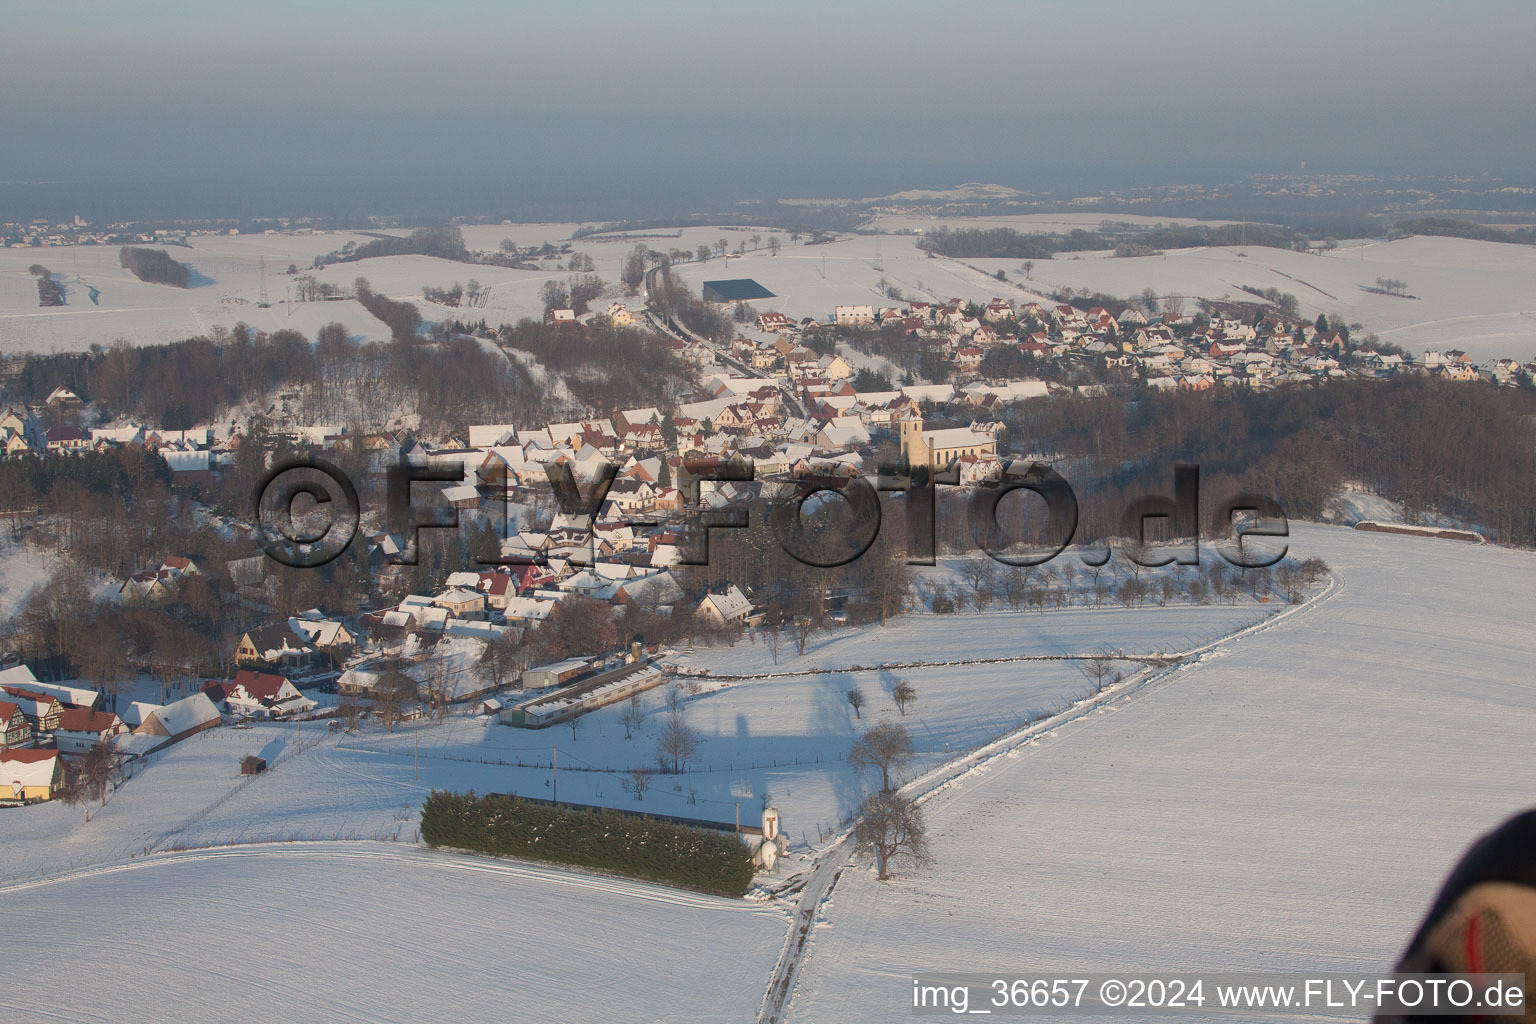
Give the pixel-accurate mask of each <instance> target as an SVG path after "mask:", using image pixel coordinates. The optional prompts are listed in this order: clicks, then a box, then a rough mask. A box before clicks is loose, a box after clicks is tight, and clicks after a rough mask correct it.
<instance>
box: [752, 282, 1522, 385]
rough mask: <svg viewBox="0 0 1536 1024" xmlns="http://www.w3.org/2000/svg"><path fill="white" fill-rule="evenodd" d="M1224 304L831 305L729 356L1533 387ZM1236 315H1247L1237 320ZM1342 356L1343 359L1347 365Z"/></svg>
mask: <svg viewBox="0 0 1536 1024" xmlns="http://www.w3.org/2000/svg"><path fill="white" fill-rule="evenodd" d="M1223 305H1225V306H1226V307H1228V309H1227V312H1228V313H1229V315H1220V313H1218V314H1216V315H1212V316H1210V317H1204V318H1200V320H1199V321H1198V322H1197V318H1196V317H1194V316H1191V315H1189V314H1185V313H1182V312H1180V313H1172V312H1163V313H1156V312H1151V313H1149V312H1146V311H1143V310H1142V309H1140V308H1138V307H1136V306H1134V305H1132V306H1127V307H1126V308H1125V309H1124V310H1122V311H1121V312H1120V313H1119V314H1118V315H1114V314H1112V313H1111V312H1110V311H1109V310H1107V309H1105V308H1104V307H1102V306H1091V307H1087V308H1080V307H1079V306H1076V305H1072V304H1069V303H1045V302H1039V301H1029V302H1023V303H1017V304H1016V303H1014V302H1012V301H1011V300H1008V299H1005V298H993V299H991V300H990V301H989V302H987V303H986V304H985V305H979V304H973V303H967V302H963V301H961V300H959V299H951V300H950V301H948V302H945V303H932V302H912V303H909V304H908V305H907V306H906V307H904V308H902V307H895V306H887V307H876V306H873V305H849V306H836V307H834V309H833V313H832V317H831V318H830V321H827V322H822V321H817V320H814V319H810V318H807V319H804V320H801V321H799V322H796V321H794V320H791V319H790V318H788V317H786V316H784V314H782V313H777V312H766V313H762V314H760V315H759V316H758V317H757V320H756V326H757V327H758V329H759V330H760V331H762V332H765V333H767V334H769V335H772V336H773V337H774V340H772V341H766V342H765V341H761V340H756V341H754V340H749V339H740V340H738V341H737V342H736V343H735V344H734V354H735V355H736V356H737V357H738V358H740V359H742V360H744V361H746V362H750V364H751V365H752V366H753V367H754V368H755V369H758V370H763V371H776V372H780V373H782V374H784V375H785V376H787V377H788V378H790V379H791V380H802V379H805V378H807V377H814V376H816V375H817V374H824V375H828V376H833V377H834V379H835V375H836V372H837V371H838V370H839V369H843V370H844V371H845V372H846V367H839V366H837V365H836V364H837V363H839V362H841V359H840V357H837V356H830V357H829V356H817V355H816V354H815V353H814V352H812V351H811V350H810V349H809V348H807V347H805V346H803V345H797V344H795V342H794V339H795V338H797V337H799V338H804V337H805V336H806V335H808V334H811V333H814V332H818V331H823V330H826V329H827V328H829V327H850V328H858V327H864V328H878V329H880V330H881V331H883V332H889V331H898V332H900V333H902V334H905V335H910V336H912V337H914V338H916V339H918V340H919V341H920V342H921V343H923V344H924V345H925V346H926V347H927V348H928V349H929V351H932V352H934V353H936V354H938V355H939V356H941V357H942V358H943V359H944V360H945V361H946V362H948V364H949V365H950V367H951V369H952V371H953V375H954V378H955V379H957V380H960V381H962V382H963V381H965V380H967V379H970V378H974V377H976V375H977V374H978V371H979V370H980V368H981V365H982V360H983V358H984V357H985V356H986V354H987V352H988V351H989V350H991V349H994V348H997V347H999V346H1013V347H1015V348H1017V349H1018V350H1019V351H1020V352H1022V353H1025V354H1027V355H1032V356H1035V357H1037V358H1039V359H1041V360H1045V361H1055V362H1061V363H1066V364H1073V363H1075V364H1078V365H1082V364H1085V363H1094V362H1097V363H1098V364H1099V365H1101V366H1103V367H1105V368H1107V369H1118V370H1124V371H1127V372H1129V373H1132V374H1136V375H1139V376H1141V377H1143V378H1145V380H1146V382H1147V384H1148V385H1149V386H1151V387H1154V388H1162V389H1181V390H1192V391H1204V390H1208V389H1210V388H1213V387H1248V388H1258V389H1264V388H1269V387H1273V386H1275V385H1278V384H1289V383H1301V382H1306V381H1313V380H1317V379H1321V378H1329V377H1344V376H1351V375H1353V376H1366V377H1373V376H1375V377H1379V376H1386V375H1389V374H1393V373H1403V372H1416V373H1426V374H1430V375H1433V376H1437V377H1442V378H1445V379H1447V380H1454V381H1471V380H1490V381H1494V382H1496V383H1501V384H1504V383H1514V382H1516V381H1517V379H1518V378H1520V377H1521V376H1524V377H1525V378H1527V379H1536V362H1532V363H1529V364H1522V363H1520V362H1519V361H1518V360H1514V359H1498V360H1493V361H1491V362H1488V363H1485V364H1482V365H1478V364H1477V363H1476V362H1475V361H1474V360H1473V359H1472V358H1471V357H1470V356H1468V355H1467V354H1466V353H1465V352H1459V351H1448V352H1444V353H1442V352H1436V351H1427V352H1425V353H1424V354H1423V355H1422V357H1420V358H1417V359H1415V358H1414V357H1413V356H1410V355H1398V354H1396V353H1386V352H1376V351H1373V350H1370V349H1368V348H1360V349H1354V350H1351V349H1350V348H1349V345H1348V341H1347V338H1346V336H1345V335H1344V334H1342V333H1341V332H1338V331H1319V330H1318V329H1317V327H1316V325H1315V324H1313V323H1309V322H1307V321H1305V320H1302V319H1300V318H1298V317H1294V316H1289V315H1287V314H1285V313H1283V312H1280V311H1278V310H1275V309H1273V308H1268V309H1266V310H1265V311H1264V312H1263V313H1262V315H1253V311H1256V310H1260V309H1261V308H1263V307H1259V306H1256V305H1255V306H1251V307H1242V306H1241V305H1240V304H1219V303H1218V304H1212V306H1213V308H1219V307H1221V306H1223ZM1239 310H1241V311H1243V312H1246V313H1248V314H1249V315H1247V316H1240V315H1236V314H1237V312H1238V311H1239ZM1346 356H1348V357H1349V358H1348V359H1346Z"/></svg>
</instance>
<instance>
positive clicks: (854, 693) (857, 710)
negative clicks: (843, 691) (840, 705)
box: [847, 686, 864, 718]
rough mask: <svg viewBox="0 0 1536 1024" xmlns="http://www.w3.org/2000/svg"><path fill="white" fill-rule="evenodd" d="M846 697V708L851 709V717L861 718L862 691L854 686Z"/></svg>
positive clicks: (862, 705)
mask: <svg viewBox="0 0 1536 1024" xmlns="http://www.w3.org/2000/svg"><path fill="white" fill-rule="evenodd" d="M847 697H848V706H849V707H851V708H853V717H854V718H862V717H863V714H862V710H863V707H864V691H863V690H860V689H859V688H858V687H857V686H855V687H854V688H853V689H851V690H849V691H848V694H847Z"/></svg>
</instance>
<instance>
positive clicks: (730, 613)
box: [699, 583, 752, 622]
mask: <svg viewBox="0 0 1536 1024" xmlns="http://www.w3.org/2000/svg"><path fill="white" fill-rule="evenodd" d="M699 603H700V604H707V605H710V606H711V607H713V608H714V610H715V611H716V612H717V613H719V615H720V617H721V618H722V619H725V620H726V621H727V622H729V621H730V620H732V619H739V618H741V617H742V616H744V615H746V614H747V613H748V612H750V611H751V610H752V602H751V601H748V600H747V595H745V594H743V593H742V592H741V590H740V589H739V588H738V587H737V586H736V585H735V584H734V583H733V584H731V586H730V588H729V589H727V590H726V592H725V593H723V594H709V595H708V596H706V597H705V598H704V600H703V601H701V602H699Z"/></svg>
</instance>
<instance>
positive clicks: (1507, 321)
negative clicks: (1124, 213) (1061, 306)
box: [961, 237, 1536, 361]
mask: <svg viewBox="0 0 1536 1024" xmlns="http://www.w3.org/2000/svg"><path fill="white" fill-rule="evenodd" d="M961 262H963V263H965V264H969V265H973V266H976V267H979V268H981V269H982V270H985V271H988V272H991V271H995V270H1003V271H1005V272H1006V273H1007V274H1008V276H1009V277H1010V278H1013V279H1018V278H1021V277H1022V274H1021V272H1020V270H1019V261H1018V260H976V259H967V260H962V261H961ZM1377 278H1393V279H1397V280H1402V281H1405V282H1407V291H1408V292H1409V294H1411V295H1415V296H1418V298H1413V299H1409V298H1399V297H1394V296H1390V295H1378V294H1375V293H1372V292H1367V291H1364V290H1362V286H1364V287H1373V286H1374V285H1375V283H1376V279H1377ZM1533 282H1536V247H1533V246H1528V245H1508V244H1503V243H1499V242H1478V241H1472V240H1469V239H1462V238H1431V237H1416V238H1403V239H1399V240H1397V241H1392V242H1372V241H1367V242H1346V243H1344V244H1343V245H1341V246H1340V248H1338V249H1336V250H1333V251H1331V252H1324V253H1321V254H1312V255H1308V254H1305V253H1299V252H1292V251H1290V250H1286V249H1270V248H1264V247H1262V246H1256V245H1255V246H1248V247H1246V248H1224V249H1220V248H1198V249H1177V250H1172V251H1170V252H1168V253H1167V254H1166V255H1164V256H1144V257H1132V258H1129V259H1118V258H1113V257H1111V256H1110V254H1109V253H1105V252H1098V253H1060V254H1058V255H1057V258H1056V259H1052V260H1036V261H1035V265H1034V269H1033V270H1032V272H1031V274H1030V277H1029V280H1028V281H1023V282H1021V283H1023V284H1024V285H1025V286H1026V287H1031V288H1041V289H1046V290H1054V289H1059V288H1062V287H1070V288H1073V289H1076V290H1077V291H1090V292H1092V291H1102V292H1106V293H1108V294H1110V295H1120V296H1131V295H1136V294H1139V293H1140V292H1141V291H1142V289H1144V288H1151V289H1153V290H1154V291H1156V292H1157V293H1158V294H1159V295H1170V294H1171V295H1182V296H1186V297H1198V298H1206V299H1220V298H1224V297H1226V298H1232V299H1239V300H1241V299H1251V298H1252V296H1250V295H1247V294H1246V293H1244V292H1243V291H1242V290H1241V289H1242V287H1243V286H1253V287H1258V288H1279V289H1280V290H1281V291H1282V292H1290V293H1291V294H1293V295H1295V296H1296V299H1297V301H1298V303H1299V304H1300V310H1301V313H1302V314H1303V315H1304V316H1306V317H1308V318H1313V317H1316V316H1317V314H1318V313H1327V314H1328V316H1329V318H1330V319H1332V318H1333V317H1334V316H1342V317H1343V318H1344V320H1345V322H1346V323H1359V324H1362V325H1363V326H1364V329H1365V331H1366V332H1367V333H1370V332H1374V333H1375V334H1377V335H1378V336H1379V337H1380V338H1381V339H1382V340H1384V341H1390V342H1392V343H1393V344H1396V345H1400V346H1402V347H1403V348H1405V349H1407V350H1408V351H1410V352H1412V353H1414V354H1415V355H1418V354H1419V353H1421V352H1422V351H1424V350H1425V349H1447V348H1459V349H1462V350H1464V351H1466V352H1468V353H1469V354H1471V355H1472V356H1473V357H1474V358H1475V359H1477V360H1479V361H1482V360H1487V359H1493V358H1497V357H1500V356H1509V357H1511V358H1514V359H1520V360H1522V361H1523V360H1529V359H1531V358H1533V357H1536V296H1533V292H1532V283H1533ZM1005 294H1006V293H1005ZM1185 307H1186V308H1191V303H1190V302H1188V301H1186V303H1185ZM1357 333H1359V332H1357Z"/></svg>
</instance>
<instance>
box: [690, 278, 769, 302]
mask: <svg viewBox="0 0 1536 1024" xmlns="http://www.w3.org/2000/svg"><path fill="white" fill-rule="evenodd" d="M704 297H705V298H707V299H710V300H712V301H714V302H745V301H746V300H748V299H771V298H773V297H774V296H773V292H771V291H769V290H768V289H767V288H764V287H763V286H762V285H760V284H758V283H757V282H756V281H754V280H752V279H751V278H750V277H735V278H732V279H730V280H729V281H705V282H704Z"/></svg>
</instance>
